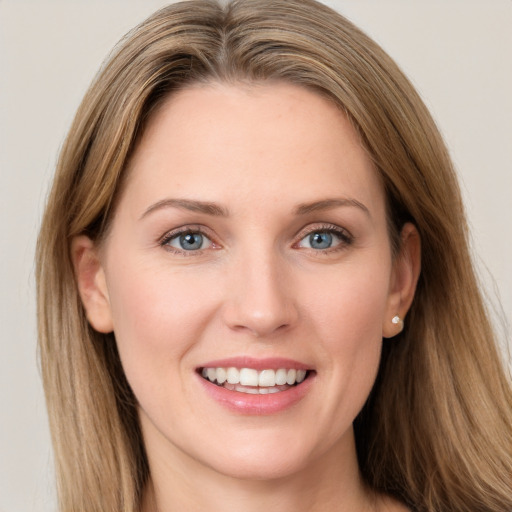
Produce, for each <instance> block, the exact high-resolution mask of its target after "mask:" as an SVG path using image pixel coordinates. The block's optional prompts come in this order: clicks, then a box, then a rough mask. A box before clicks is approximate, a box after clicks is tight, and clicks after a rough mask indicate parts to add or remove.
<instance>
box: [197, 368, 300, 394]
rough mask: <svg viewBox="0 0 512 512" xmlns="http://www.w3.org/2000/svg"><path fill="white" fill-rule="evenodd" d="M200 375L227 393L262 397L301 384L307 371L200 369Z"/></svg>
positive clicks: (286, 369)
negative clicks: (232, 392) (233, 392)
mask: <svg viewBox="0 0 512 512" xmlns="http://www.w3.org/2000/svg"><path fill="white" fill-rule="evenodd" d="M201 375H202V377H203V378H204V379H206V380H208V381H210V382H212V383H214V384H216V385H217V386H220V387H223V388H224V389H227V390H229V391H237V392H240V393H248V394H253V395H258V394H260V395H264V394H270V393H280V392H282V391H286V390H288V389H290V388H292V387H293V386H297V385H298V384H300V383H301V382H303V381H304V380H305V379H306V378H307V376H308V371H307V370H303V369H300V370H296V369H294V368H279V369H277V370H273V369H265V370H260V371H258V370H256V369H254V368H235V367H226V368H223V367H219V368H207V367H205V368H202V369H201Z"/></svg>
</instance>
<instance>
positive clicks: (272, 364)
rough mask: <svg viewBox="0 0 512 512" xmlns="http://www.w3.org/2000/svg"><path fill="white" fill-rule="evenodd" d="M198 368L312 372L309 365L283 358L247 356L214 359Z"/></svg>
mask: <svg viewBox="0 0 512 512" xmlns="http://www.w3.org/2000/svg"><path fill="white" fill-rule="evenodd" d="M199 368H253V369H254V370H279V368H286V369H291V368H294V369H296V370H312V367H311V366H310V365H307V364H304V363H301V362H300V361H296V360H294V359H287V358H283V357H268V358H263V359H259V358H254V357H249V356H237V357H229V358H226V359H216V360H215V361H208V362H206V363H204V364H202V365H201V366H200V367H199Z"/></svg>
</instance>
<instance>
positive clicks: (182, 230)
mask: <svg viewBox="0 0 512 512" xmlns="http://www.w3.org/2000/svg"><path fill="white" fill-rule="evenodd" d="M209 231H210V230H208V229H206V228H205V226H201V225H200V224H192V225H191V224H186V225H184V226H180V227H178V228H175V229H172V230H170V231H167V232H166V233H165V234H164V235H162V236H161V237H160V238H159V239H158V245H160V246H161V247H163V248H164V249H165V250H167V251H169V252H172V253H176V254H180V255H185V256H193V255H198V254H202V253H203V252H204V251H206V250H209V249H218V248H219V247H220V244H218V243H217V242H216V241H215V239H214V237H213V236H212V235H211V234H210V233H209ZM187 233H198V234H200V235H202V236H204V237H205V238H207V239H208V240H209V241H210V242H211V247H208V248H207V249H197V250H194V251H186V250H184V249H183V250H182V249H178V248H177V247H173V246H171V245H169V242H170V241H171V240H173V239H175V238H176V237H178V236H180V235H184V234H187Z"/></svg>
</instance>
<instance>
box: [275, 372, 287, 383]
mask: <svg viewBox="0 0 512 512" xmlns="http://www.w3.org/2000/svg"><path fill="white" fill-rule="evenodd" d="M287 374H288V372H287V371H286V370H285V369H284V368H279V370H277V372H276V384H277V385H278V386H282V385H283V384H286V375H287Z"/></svg>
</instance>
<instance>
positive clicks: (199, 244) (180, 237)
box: [165, 231, 212, 251]
mask: <svg viewBox="0 0 512 512" xmlns="http://www.w3.org/2000/svg"><path fill="white" fill-rule="evenodd" d="M211 244H212V242H211V240H210V239H209V238H208V237H206V236H205V235H203V234H202V233H198V232H197V231H196V232H191V231H188V232H186V233H178V234H177V235H174V236H172V237H171V238H169V239H167V241H165V245H167V246H170V247H173V248H175V249H179V250H182V251H199V250H201V249H207V248H208V247H210V246H211Z"/></svg>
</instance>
